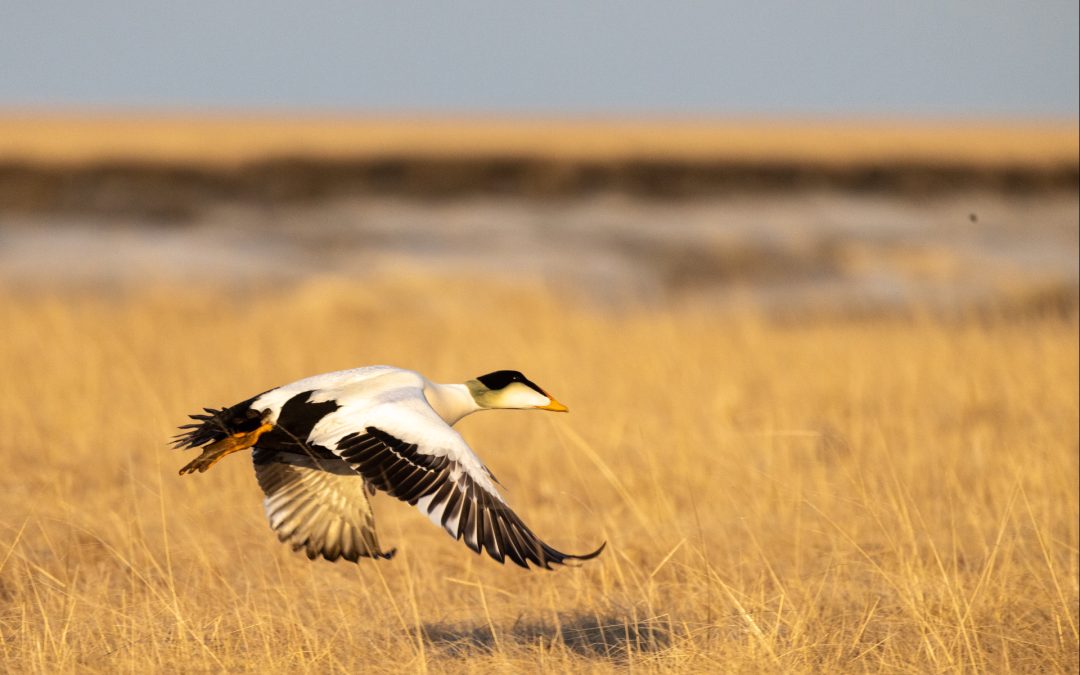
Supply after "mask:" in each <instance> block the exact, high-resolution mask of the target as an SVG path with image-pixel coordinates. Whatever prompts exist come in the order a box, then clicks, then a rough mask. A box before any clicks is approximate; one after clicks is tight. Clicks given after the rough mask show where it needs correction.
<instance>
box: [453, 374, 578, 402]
mask: <svg viewBox="0 0 1080 675" xmlns="http://www.w3.org/2000/svg"><path fill="white" fill-rule="evenodd" d="M465 386H466V387H468V388H469V393H470V394H472V397H473V399H475V400H476V404H477V405H478V406H480V407H481V408H515V409H528V408H534V409H536V410H552V411H554V412H567V411H568V408H567V407H566V406H564V405H563V404H562V403H559V402H558V401H556V400H555V397H554V396H552V395H551V394H549V393H547V392H546V391H544V390H543V389H541V388H540V387H539V386H537V385H536V383H534V382H532V381H531V380H530V379H529V378H527V377H525V376H524V375H522V374H521V373H519V372H518V371H516V370H497V371H495V372H494V373H488V374H487V375H481V376H480V377H478V378H476V379H475V380H469V381H468V382H466V383H465Z"/></svg>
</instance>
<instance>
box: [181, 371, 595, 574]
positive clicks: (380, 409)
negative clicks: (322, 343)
mask: <svg viewBox="0 0 1080 675" xmlns="http://www.w3.org/2000/svg"><path fill="white" fill-rule="evenodd" d="M492 409H536V410H551V411H555V412H566V410H567V408H566V406H564V405H563V404H561V403H559V402H558V401H556V400H555V399H554V397H552V396H551V395H550V394H548V393H547V392H546V391H544V390H543V389H541V388H540V387H539V386H537V385H536V384H534V383H533V382H531V381H530V380H529V379H528V378H526V377H525V376H524V375H522V374H521V373H520V372H517V371H514V370H500V371H496V372H493V373H488V374H487V375H481V376H480V377H477V378H475V379H472V380H469V381H467V382H465V383H464V384H436V383H434V382H431V381H429V380H428V379H427V378H425V377H424V376H423V375H421V374H420V373H417V372H414V371H411V370H405V369H402V368H395V367H392V366H368V367H364V368H354V369H351V370H342V371H337V372H333V373H325V374H322V375H315V376H312V377H308V378H305V379H302V380H298V381H296V382H293V383H291V384H286V385H284V386H281V387H277V388H275V389H270V390H269V391H266V392H263V393H261V394H259V395H257V396H253V397H251V398H249V399H247V400H245V401H242V402H240V403H237V404H236V405H232V406H226V407H222V408H221V409H214V408H204V411H205V413H204V414H196V415H190V416H189V417H191V419H193V420H195V422H194V423H192V424H185V425H183V426H181V427H180V429H181V431H182V433H180V434H178V435H177V436H175V437H174V439H173V445H174V446H175V447H176V448H179V449H188V448H197V447H200V446H201V447H202V454H200V455H199V456H198V457H197V458H195V459H194V460H193V461H191V462H190V463H189V464H187V465H186V466H185V467H184V468H182V469H180V474H181V475H184V474H190V473H195V472H203V471H206V470H207V469H209V468H210V467H211V466H213V465H214V464H215V463H217V462H218V461H219V460H221V459H222V458H223V457H225V456H226V455H229V454H232V453H234V452H239V451H241V450H246V449H248V448H251V449H252V459H253V461H254V464H255V477H256V479H257V480H258V482H259V486H260V487H261V488H262V490H263V493H264V494H265V495H266V497H265V499H264V502H263V504H264V506H265V509H266V516H267V518H268V519H269V520H270V526H271V527H272V528H273V529H274V530H275V531H276V532H277V535H278V538H279V539H280V540H281V541H282V542H285V543H288V544H290V545H291V546H292V548H293V550H294V551H299V550H300V549H304V552H305V553H306V554H307V556H308V558H310V559H315V558H316V557H318V556H320V555H321V556H322V557H323V558H325V559H327V560H331V561H333V560H337V559H338V558H345V559H346V560H350V561H352V562H357V561H358V560H359V559H360V558H364V557H366V558H390V557H392V556H393V555H394V553H395V549H391V550H388V551H384V550H382V548H381V547H380V545H379V540H378V537H377V536H376V533H375V518H374V513H373V511H372V509H371V504H370V502H369V500H368V495H369V494H374V492H375V491H377V490H381V491H383V492H386V493H387V494H389V495H391V496H392V497H396V498H398V499H400V500H402V501H405V502H408V503H409V504H411V505H413V506H415V507H416V508H418V509H420V511H422V512H423V513H425V514H426V515H427V516H428V518H430V519H431V521H432V522H433V523H435V524H436V525H438V526H439V527H441V528H443V529H445V530H446V531H447V532H448V533H449V534H450V536H451V537H454V538H455V539H459V540H462V541H464V542H465V544H466V545H467V546H468V547H469V548H470V549H472V550H473V551H475V552H476V553H480V551H481V550H485V551H487V554H488V555H489V556H491V557H492V558H494V559H495V560H497V561H499V562H500V563H501V562H503V561H504V560H507V559H509V560H511V561H513V562H514V563H516V564H518V565H520V566H521V567H524V568H526V569H527V568H528V567H529V565H530V564H532V565H535V566H537V567H543V568H545V569H552V567H551V566H552V565H563V564H565V561H567V560H589V559H591V558H595V557H596V556H598V555H599V554H600V552H601V551H603V550H604V546H605V545H606V544H601V546H600V547H599V548H597V549H596V550H595V551H593V552H591V553H586V554H583V555H573V554H569V553H562V552H560V551H557V550H555V549H554V548H552V547H551V546H549V545H547V544H546V543H544V542H543V541H541V540H540V538H539V537H537V536H536V535H535V534H533V532H532V530H530V529H529V528H528V526H526V525H525V523H524V522H523V521H522V520H521V518H520V517H518V515H517V514H516V513H514V512H513V511H512V510H511V509H510V507H509V506H508V505H507V504H506V501H505V500H504V499H503V498H502V496H501V495H500V494H499V491H498V489H497V488H496V483H497V482H498V481H497V480H496V479H495V476H494V475H493V474H492V473H491V471H489V470H488V468H487V467H486V466H484V463H483V462H481V461H480V458H479V457H477V456H476V454H475V453H473V451H472V449H471V448H470V447H469V446H468V444H467V443H466V442H465V439H464V438H462V437H461V435H460V434H458V432H456V431H454V429H452V428H451V427H452V426H453V425H454V424H455V423H457V422H458V420H460V419H461V418H463V417H465V416H466V415H469V414H471V413H474V412H477V411H479V410H492Z"/></svg>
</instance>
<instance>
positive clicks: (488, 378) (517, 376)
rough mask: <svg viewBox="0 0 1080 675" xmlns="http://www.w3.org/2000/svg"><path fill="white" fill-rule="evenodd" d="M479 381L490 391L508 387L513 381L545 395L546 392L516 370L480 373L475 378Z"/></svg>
mask: <svg viewBox="0 0 1080 675" xmlns="http://www.w3.org/2000/svg"><path fill="white" fill-rule="evenodd" d="M476 379H477V380H479V381H480V384H482V385H484V386H485V387H487V388H488V389H491V390H492V391H498V390H499V389H503V388H505V387H509V386H510V385H511V384H513V383H514V382H520V383H521V384H523V385H525V386H526V387H528V388H529V389H532V390H533V391H535V392H536V393H538V394H540V395H542V396H547V393H545V392H544V390H543V389H541V388H540V387H538V386H537V385H536V383H535V382H533V381H532V380H530V379H529V378H527V377H525V376H524V375H522V374H521V373H520V372H518V371H516V370H496V371H495V372H494V373H488V374H487V375H481V376H480V377H478V378H476Z"/></svg>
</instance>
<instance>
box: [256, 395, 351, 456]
mask: <svg viewBox="0 0 1080 675" xmlns="http://www.w3.org/2000/svg"><path fill="white" fill-rule="evenodd" d="M313 393H314V391H302V392H300V393H299V394H297V395H296V396H293V397H292V398H290V399H289V400H288V401H286V402H285V405H283V406H281V412H280V413H278V418H277V422H276V423H275V424H274V428H273V429H271V430H270V431H268V432H266V433H265V434H263V435H262V436H260V437H259V441H258V442H257V443H256V444H255V447H258V448H262V449H265V450H288V451H291V452H310V453H314V454H316V455H317V456H323V457H326V458H327V459H330V458H333V457H334V456H335V455H334V453H332V452H330V450H327V449H326V448H322V447H319V446H317V445H312V444H310V443H308V440H307V439H308V436H310V435H311V430H312V429H314V428H315V425H316V424H318V423H319V420H321V419H322V418H324V417H326V416H327V415H329V414H330V413H332V412H334V411H335V410H337V409H338V408H340V407H341V406H339V405H338V404H337V403H336V402H335V401H322V402H320V403H312V402H311V401H309V400H308V399H310V398H311V395H312V394H313Z"/></svg>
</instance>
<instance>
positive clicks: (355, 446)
mask: <svg viewBox="0 0 1080 675" xmlns="http://www.w3.org/2000/svg"><path fill="white" fill-rule="evenodd" d="M417 393H418V395H419V398H418V399H414V400H411V401H408V402H405V401H402V400H400V399H399V400H397V401H395V402H394V405H392V406H376V407H373V408H366V409H364V410H362V411H361V410H358V411H356V412H355V413H353V412H352V411H351V410H350V408H349V406H347V405H346V406H345V407H343V408H342V409H341V410H338V411H336V412H335V413H334V414H333V415H332V417H334V418H335V419H333V420H330V419H329V418H328V420H327V422H328V423H327V424H326V425H325V426H323V427H322V428H321V429H320V427H316V428H315V429H314V430H313V432H312V436H311V437H310V439H309V440H310V441H311V442H313V443H317V444H318V445H320V446H322V447H328V448H331V449H333V451H334V453H335V454H336V455H337V456H338V457H340V458H341V459H342V460H344V461H345V462H346V463H348V465H349V466H350V467H352V468H353V469H354V470H356V471H357V472H358V473H360V475H362V476H363V477H364V478H366V479H367V480H368V481H369V482H370V483H371V484H372V485H374V486H375V487H376V488H378V489H380V490H383V491H385V492H387V493H389V494H390V495H392V496H394V497H397V498H398V499H400V500H402V501H406V502H408V503H409V504H412V505H414V506H416V507H417V508H418V509H420V510H421V511H423V512H424V513H425V514H426V515H427V516H428V518H430V519H431V521H432V522H433V523H435V524H436V525H439V526H440V527H442V528H443V529H445V530H446V531H447V532H448V533H449V534H450V536H451V537H454V538H455V539H461V540H464V542H465V544H466V545H467V546H468V547H469V548H471V549H472V550H473V551H475V552H477V553H479V552H480V551H481V550H486V551H487V553H488V555H489V556H491V557H492V558H494V559H495V560H497V561H499V562H503V561H504V560H505V559H507V558H508V559H510V560H511V561H513V562H514V563H516V564H518V565H520V566H521V567H525V568H528V567H529V564H530V563H531V564H533V565H536V566H538V567H543V568H545V569H552V567H551V566H552V565H562V564H565V562H566V561H567V560H588V559H590V558H594V557H596V556H597V555H599V554H600V552H601V551H602V550H603V549H604V546H603V545H601V546H600V548H598V549H597V550H595V551H593V552H591V553H587V554H584V555H573V554H569V553H562V552H560V551H558V550H556V549H554V548H552V547H551V546H549V545H548V544H546V543H544V542H543V541H542V540H541V539H540V538H539V537H537V536H536V535H535V534H533V532H532V530H530V529H529V528H528V527H527V526H526V525H525V523H524V522H522V520H521V518H520V517H518V515H517V514H516V513H514V512H513V511H512V510H511V509H510V507H509V506H508V505H507V504H506V502H505V501H503V498H502V497H501V496H500V495H499V492H498V490H497V489H496V487H495V484H494V480H493V478H492V476H491V473H490V472H489V471H488V470H487V468H486V467H485V466H484V465H483V463H481V462H480V460H479V458H478V457H477V456H476V455H475V454H474V453H473V452H472V450H471V449H470V448H469V446H468V444H466V443H465V440H464V439H463V438H462V437H461V435H460V434H458V433H457V432H456V431H454V430H453V429H451V428H450V427H449V426H448V425H447V424H446V423H445V422H444V421H443V420H442V419H441V418H439V417H438V415H437V414H436V413H435V411H434V410H432V409H431V408H430V406H428V405H427V403H426V401H425V400H424V399H423V397H422V394H419V392H417ZM350 421H352V422H353V423H352V425H351V427H352V429H357V427H358V426H359V427H360V430H355V431H351V432H349V433H345V434H342V430H343V428H345V427H346V426H348V425H349V422H350Z"/></svg>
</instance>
